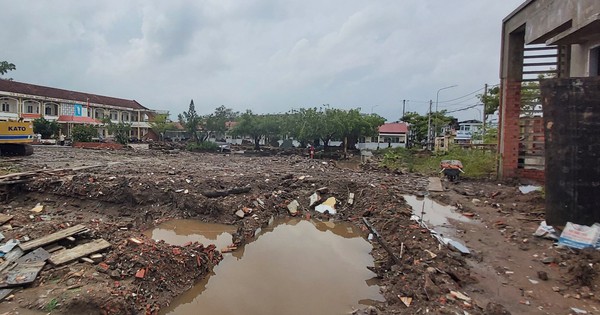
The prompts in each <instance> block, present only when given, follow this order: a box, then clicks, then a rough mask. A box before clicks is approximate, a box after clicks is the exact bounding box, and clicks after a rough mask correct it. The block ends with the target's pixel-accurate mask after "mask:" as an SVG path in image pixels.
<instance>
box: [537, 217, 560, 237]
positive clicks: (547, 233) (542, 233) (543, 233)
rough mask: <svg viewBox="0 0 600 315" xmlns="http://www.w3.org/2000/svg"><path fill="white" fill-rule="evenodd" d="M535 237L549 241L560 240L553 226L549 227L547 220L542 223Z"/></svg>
mask: <svg viewBox="0 0 600 315" xmlns="http://www.w3.org/2000/svg"><path fill="white" fill-rule="evenodd" d="M533 235H535V236H538V237H543V238H547V239H552V240H558V236H557V235H556V230H555V229H554V228H553V227H552V226H549V225H547V224H546V221H545V220H544V221H542V222H541V223H540V226H538V228H537V230H535V232H534V233H533Z"/></svg>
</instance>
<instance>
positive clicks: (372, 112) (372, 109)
mask: <svg viewBox="0 0 600 315" xmlns="http://www.w3.org/2000/svg"><path fill="white" fill-rule="evenodd" d="M377 106H379V105H373V106H371V114H373V108H375V107H377Z"/></svg>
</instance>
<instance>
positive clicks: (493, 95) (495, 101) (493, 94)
mask: <svg viewBox="0 0 600 315" xmlns="http://www.w3.org/2000/svg"><path fill="white" fill-rule="evenodd" d="M477 97H478V98H479V100H480V101H481V103H482V104H485V117H486V118H487V116H489V115H493V114H494V113H495V112H496V111H497V110H498V107H499V106H500V86H494V87H492V88H491V89H489V90H488V93H487V95H485V94H479V95H477Z"/></svg>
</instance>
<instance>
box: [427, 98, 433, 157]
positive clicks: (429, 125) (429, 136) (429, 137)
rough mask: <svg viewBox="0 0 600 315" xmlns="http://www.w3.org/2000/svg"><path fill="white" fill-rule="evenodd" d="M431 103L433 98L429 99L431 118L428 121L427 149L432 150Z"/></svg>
mask: <svg viewBox="0 0 600 315" xmlns="http://www.w3.org/2000/svg"><path fill="white" fill-rule="evenodd" d="M431 105H433V100H429V119H428V121H427V149H429V150H431Z"/></svg>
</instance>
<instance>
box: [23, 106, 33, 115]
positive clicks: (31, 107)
mask: <svg viewBox="0 0 600 315" xmlns="http://www.w3.org/2000/svg"><path fill="white" fill-rule="evenodd" d="M25 112H27V113H28V114H33V105H27V109H26V110H25Z"/></svg>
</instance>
